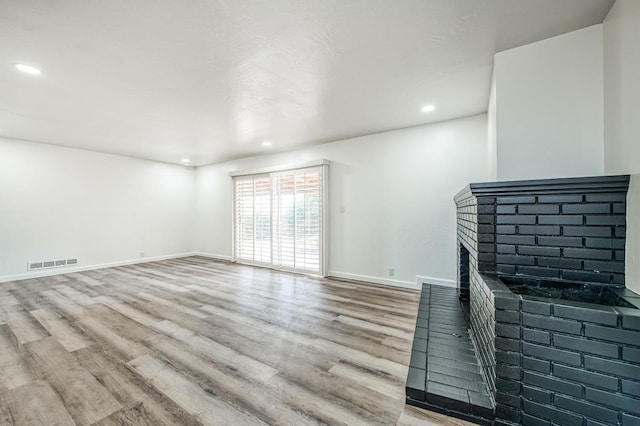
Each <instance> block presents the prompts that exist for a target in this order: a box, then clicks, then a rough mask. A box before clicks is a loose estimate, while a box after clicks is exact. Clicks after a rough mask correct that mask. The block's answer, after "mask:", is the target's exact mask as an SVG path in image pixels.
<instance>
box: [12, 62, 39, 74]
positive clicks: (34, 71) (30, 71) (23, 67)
mask: <svg viewBox="0 0 640 426" xmlns="http://www.w3.org/2000/svg"><path fill="white" fill-rule="evenodd" d="M16 68H17V69H19V70H20V71H22V72H26V73H27V74H31V75H40V74H42V71H40V70H39V69H38V68H36V67H32V66H31V65H25V64H16Z"/></svg>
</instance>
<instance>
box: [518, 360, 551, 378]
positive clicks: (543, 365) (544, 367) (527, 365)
mask: <svg viewBox="0 0 640 426" xmlns="http://www.w3.org/2000/svg"><path fill="white" fill-rule="evenodd" d="M522 367H523V368H524V369H525V370H532V371H537V372H539V373H545V374H549V373H550V372H551V362H550V361H543V360H541V359H536V358H530V357H528V356H523V357H522Z"/></svg>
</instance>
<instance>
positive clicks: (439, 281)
mask: <svg viewBox="0 0 640 426" xmlns="http://www.w3.org/2000/svg"><path fill="white" fill-rule="evenodd" d="M416 283H417V285H418V286H419V287H420V288H422V284H423V283H424V284H433V285H441V286H443V287H453V288H455V287H457V286H458V283H457V282H456V281H455V280H445V279H443V278H434V277H425V276H421V275H416Z"/></svg>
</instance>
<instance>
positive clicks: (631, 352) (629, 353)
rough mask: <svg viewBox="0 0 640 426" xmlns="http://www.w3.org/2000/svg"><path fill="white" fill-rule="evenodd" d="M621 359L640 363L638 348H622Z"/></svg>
mask: <svg viewBox="0 0 640 426" xmlns="http://www.w3.org/2000/svg"><path fill="white" fill-rule="evenodd" d="M622 359H624V360H625V361H631V362H636V363H638V364H640V349H634V348H629V347H624V348H622Z"/></svg>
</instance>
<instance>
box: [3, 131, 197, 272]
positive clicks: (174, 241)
mask: <svg viewBox="0 0 640 426" xmlns="http://www.w3.org/2000/svg"><path fill="white" fill-rule="evenodd" d="M194 183H195V171H194V170H193V169H191V168H186V167H180V166H173V165H169V164H163V163H157V162H152V161H145V160H138V159H133V158H127V157H121V156H115V155H108V154H99V153H95V152H90V151H82V150H77V149H69V148H61V147H56V146H52V145H44V144H37V143H31V142H25V141H17V140H11V139H3V138H0V281H7V280H10V279H17V278H25V277H28V276H30V275H29V274H27V269H26V265H27V262H28V261H38V260H50V259H66V258H78V259H79V265H78V267H79V268H88V267H91V266H96V265H101V264H111V263H119V262H129V261H132V260H136V259H140V252H141V251H144V254H145V257H146V258H155V257H161V256H170V255H176V254H181V253H186V252H190V251H192V250H193V245H194V243H193V236H194V225H193V222H194V221H193V218H194V210H195V188H194V187H195V185H194ZM54 271H56V272H62V271H63V270H49V271H47V272H54Z"/></svg>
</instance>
